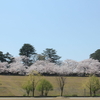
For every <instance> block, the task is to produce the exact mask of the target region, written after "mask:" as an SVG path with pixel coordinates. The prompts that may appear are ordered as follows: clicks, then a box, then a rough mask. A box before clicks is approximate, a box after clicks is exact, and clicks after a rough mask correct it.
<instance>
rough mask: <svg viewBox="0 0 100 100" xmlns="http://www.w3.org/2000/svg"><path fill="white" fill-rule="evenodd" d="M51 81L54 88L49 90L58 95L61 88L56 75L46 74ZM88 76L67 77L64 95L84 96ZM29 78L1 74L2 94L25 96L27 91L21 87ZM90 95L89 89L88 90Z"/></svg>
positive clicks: (0, 87)
mask: <svg viewBox="0 0 100 100" xmlns="http://www.w3.org/2000/svg"><path fill="white" fill-rule="evenodd" d="M44 78H46V79H47V80H48V81H50V82H51V83H52V84H53V86H54V90H53V91H51V92H49V96H58V95H59V94H60V90H59V88H58V85H57V82H56V78H55V76H53V77H51V76H50V77H49V76H45V77H44ZM87 79H88V77H66V85H65V89H64V95H68V96H71V95H75V94H76V95H78V96H84V87H83V83H84V82H86V80H87ZM26 80H27V76H6V75H0V83H1V84H2V85H0V96H23V95H24V94H25V91H24V90H23V89H22V88H21V86H22V84H23V83H24V82H25V81H26ZM86 93H87V95H89V90H88V89H87V90H86ZM39 95H40V92H38V91H35V96H39Z"/></svg>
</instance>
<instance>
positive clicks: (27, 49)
mask: <svg viewBox="0 0 100 100" xmlns="http://www.w3.org/2000/svg"><path fill="white" fill-rule="evenodd" d="M34 54H35V48H34V47H33V46H32V45H30V44H24V45H23V46H22V48H21V49H20V53H19V55H23V56H27V57H31V56H32V55H34Z"/></svg>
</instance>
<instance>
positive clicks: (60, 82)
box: [56, 76, 66, 96]
mask: <svg viewBox="0 0 100 100" xmlns="http://www.w3.org/2000/svg"><path fill="white" fill-rule="evenodd" d="M56 81H57V84H58V86H59V89H60V95H61V96H63V90H64V86H65V84H66V77H64V76H58V77H56Z"/></svg>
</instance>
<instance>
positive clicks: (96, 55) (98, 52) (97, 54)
mask: <svg viewBox="0 0 100 100" xmlns="http://www.w3.org/2000/svg"><path fill="white" fill-rule="evenodd" d="M90 58H92V59H96V60H98V61H99V62H100V49H98V50H96V51H95V52H94V53H92V54H90Z"/></svg>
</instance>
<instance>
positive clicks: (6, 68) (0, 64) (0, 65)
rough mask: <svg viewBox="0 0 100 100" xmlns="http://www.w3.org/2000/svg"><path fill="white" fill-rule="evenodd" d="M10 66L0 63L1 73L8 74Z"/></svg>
mask: <svg viewBox="0 0 100 100" xmlns="http://www.w3.org/2000/svg"><path fill="white" fill-rule="evenodd" d="M8 67H9V64H8V63H7V62H0V73H8Z"/></svg>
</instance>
